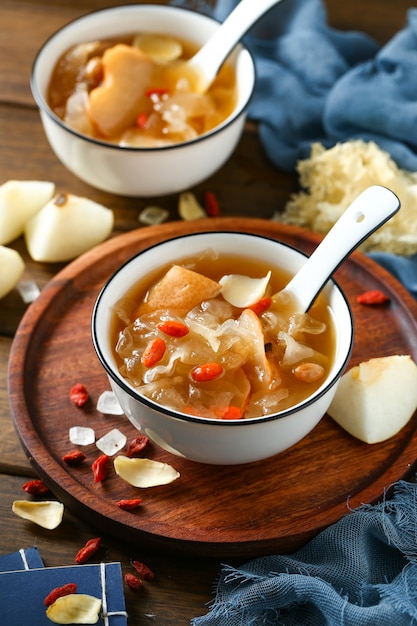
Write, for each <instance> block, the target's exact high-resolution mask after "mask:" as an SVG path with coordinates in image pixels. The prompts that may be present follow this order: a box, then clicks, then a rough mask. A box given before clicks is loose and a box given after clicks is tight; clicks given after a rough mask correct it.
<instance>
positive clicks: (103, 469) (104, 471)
mask: <svg viewBox="0 0 417 626" xmlns="http://www.w3.org/2000/svg"><path fill="white" fill-rule="evenodd" d="M109 468H110V457H108V456H107V455H106V454H102V455H101V456H99V457H98V458H97V459H96V460H95V461H94V462H93V464H92V466H91V469H92V470H93V476H94V482H95V483H101V481H102V480H105V479H106V478H107V476H108V475H109Z"/></svg>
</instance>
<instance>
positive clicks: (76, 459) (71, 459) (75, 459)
mask: <svg viewBox="0 0 417 626" xmlns="http://www.w3.org/2000/svg"><path fill="white" fill-rule="evenodd" d="M62 460H63V461H64V463H66V464H67V465H71V467H77V466H78V465H81V463H82V462H83V461H84V460H85V454H84V452H81V450H73V451H72V452H68V453H67V454H64V456H63V457H62Z"/></svg>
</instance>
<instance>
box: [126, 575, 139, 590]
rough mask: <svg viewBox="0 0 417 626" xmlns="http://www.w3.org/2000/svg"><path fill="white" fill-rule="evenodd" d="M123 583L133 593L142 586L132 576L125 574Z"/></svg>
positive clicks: (135, 577)
mask: <svg viewBox="0 0 417 626" xmlns="http://www.w3.org/2000/svg"><path fill="white" fill-rule="evenodd" d="M125 582H126V585H127V586H128V587H129V588H130V589H133V591H137V590H138V589H140V588H141V587H142V586H143V582H142V581H141V580H140V579H139V578H138V577H137V576H135V575H134V574H125Z"/></svg>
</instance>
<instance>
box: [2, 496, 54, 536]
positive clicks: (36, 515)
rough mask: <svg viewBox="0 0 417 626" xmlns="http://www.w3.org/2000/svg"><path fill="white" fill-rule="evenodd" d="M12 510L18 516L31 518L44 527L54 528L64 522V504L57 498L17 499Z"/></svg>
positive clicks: (31, 520) (30, 519)
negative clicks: (35, 500) (41, 499)
mask: <svg viewBox="0 0 417 626" xmlns="http://www.w3.org/2000/svg"><path fill="white" fill-rule="evenodd" d="M12 511H13V513H15V515H17V516H18V517H22V518H23V519H26V520H29V521H30V522H33V523H34V524H37V525H38V526H42V528H46V529H48V530H54V528H57V527H58V526H59V525H60V523H61V522H62V518H63V515H64V505H63V504H62V502H57V501H55V500H43V501H42V502H31V501H30V500H15V501H14V502H13V504H12Z"/></svg>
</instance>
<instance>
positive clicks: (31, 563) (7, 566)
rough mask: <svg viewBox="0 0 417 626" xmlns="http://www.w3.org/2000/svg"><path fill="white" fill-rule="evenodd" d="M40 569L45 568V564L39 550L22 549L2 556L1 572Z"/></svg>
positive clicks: (0, 560) (0, 557)
mask: <svg viewBox="0 0 417 626" xmlns="http://www.w3.org/2000/svg"><path fill="white" fill-rule="evenodd" d="M39 567H43V562H42V559H41V555H40V554H39V552H38V549H37V548H22V549H21V550H18V551H17V552H12V553H10V554H2V555H1V556H0V572H14V571H16V570H25V569H35V568H39Z"/></svg>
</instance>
